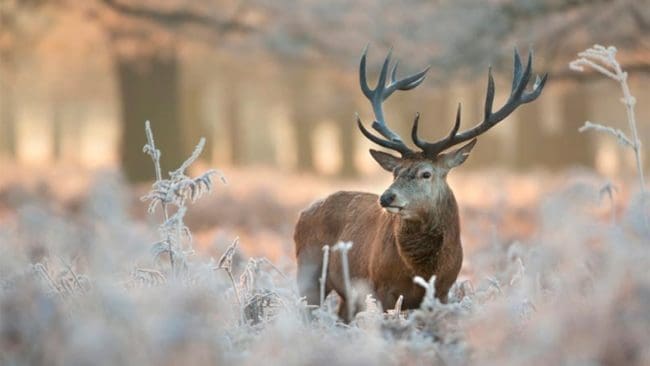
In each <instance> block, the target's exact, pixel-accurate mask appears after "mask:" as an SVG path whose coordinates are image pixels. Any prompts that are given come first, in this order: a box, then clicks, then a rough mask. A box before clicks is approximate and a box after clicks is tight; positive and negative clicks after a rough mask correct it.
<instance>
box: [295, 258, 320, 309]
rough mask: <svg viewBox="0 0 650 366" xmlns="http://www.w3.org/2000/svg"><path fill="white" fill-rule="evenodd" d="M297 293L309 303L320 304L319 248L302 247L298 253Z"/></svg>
mask: <svg viewBox="0 0 650 366" xmlns="http://www.w3.org/2000/svg"><path fill="white" fill-rule="evenodd" d="M297 259H298V271H297V272H298V273H297V274H298V293H299V294H300V296H304V297H305V298H306V300H307V304H309V305H320V304H319V301H320V285H319V278H320V274H321V269H322V263H321V260H322V258H321V250H320V248H317V250H314V249H312V248H304V249H303V250H302V251H301V252H300V254H298V258H297Z"/></svg>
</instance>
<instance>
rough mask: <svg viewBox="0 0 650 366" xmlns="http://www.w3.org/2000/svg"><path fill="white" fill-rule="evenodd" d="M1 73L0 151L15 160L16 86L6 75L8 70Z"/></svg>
mask: <svg viewBox="0 0 650 366" xmlns="http://www.w3.org/2000/svg"><path fill="white" fill-rule="evenodd" d="M0 68H2V66H0ZM0 72H2V74H0V149H1V151H2V153H3V154H4V155H5V156H6V157H8V158H9V159H15V158H16V155H17V154H16V149H17V144H16V109H15V107H16V106H15V102H16V101H15V95H14V93H15V90H14V87H13V85H14V84H13V83H12V81H11V80H9V77H8V76H6V75H5V73H6V69H5V71H2V70H0Z"/></svg>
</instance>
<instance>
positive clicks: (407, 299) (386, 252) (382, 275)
mask: <svg viewBox="0 0 650 366" xmlns="http://www.w3.org/2000/svg"><path fill="white" fill-rule="evenodd" d="M389 63H390V53H389V55H388V56H387V57H386V60H385V61H384V64H383V66H382V69H381V72H380V74H379V81H378V83H377V87H376V88H375V89H370V87H369V86H368V84H367V81H366V75H365V69H366V52H365V51H364V53H363V56H362V57H361V63H360V67H359V81H360V84H361V90H362V91H363V93H364V94H365V96H366V97H367V98H368V100H370V102H371V105H372V108H373V112H374V115H375V122H374V123H373V124H372V127H373V129H374V130H375V131H376V132H377V133H379V135H381V136H377V135H376V134H374V133H372V132H370V131H368V130H367V129H366V128H365V127H364V125H363V123H362V122H361V120H360V119H359V118H357V125H358V127H359V129H360V130H361V132H362V133H363V135H364V136H365V137H367V138H368V139H369V140H371V141H373V142H374V143H376V144H378V145H380V146H382V147H385V148H388V149H391V150H394V151H396V152H398V153H400V154H401V157H397V156H394V155H391V154H388V153H385V152H382V151H377V150H372V149H371V150H370V154H371V155H372V157H373V158H374V159H375V161H376V162H377V163H378V164H379V165H380V166H381V167H382V168H384V169H385V170H386V171H389V172H391V173H392V174H393V177H394V180H393V183H392V184H391V185H390V186H389V187H388V188H387V189H386V191H385V192H384V193H383V194H382V195H381V196H377V195H375V194H371V193H364V192H338V193H334V194H332V195H330V196H328V197H327V198H325V199H324V200H321V201H318V202H316V203H314V204H312V205H311V206H310V207H309V208H307V209H306V210H305V211H303V212H302V213H301V215H300V218H299V220H298V223H297V224H296V228H295V233H294V240H295V243H296V258H297V262H298V271H297V275H298V288H299V291H300V294H301V295H302V296H305V297H306V299H307V302H308V303H309V304H317V303H318V302H319V298H320V284H319V278H320V276H321V271H322V269H323V268H322V261H323V254H322V253H323V252H322V247H323V246H324V245H326V244H327V245H334V244H336V243H338V242H341V241H343V242H352V243H353V245H352V248H351V249H350V251H349V252H348V255H347V257H348V262H349V271H350V277H351V278H350V279H351V282H352V283H353V284H357V285H358V284H361V285H360V286H356V287H355V290H356V291H351V293H352V294H353V293H355V292H356V294H357V296H356V298H354V299H350V298H347V297H349V296H352V295H351V294H347V293H346V289H345V285H344V277H343V270H342V260H341V257H340V255H337V254H338V253H333V254H331V255H330V261H329V266H328V269H327V281H326V283H325V291H326V292H330V291H332V290H334V291H336V292H337V293H338V294H339V295H340V296H341V298H342V300H343V304H341V305H342V306H341V307H340V310H339V315H341V317H342V318H343V319H344V320H346V321H350V320H351V317H352V316H353V315H354V314H353V313H354V312H356V311H358V310H359V307H356V309H355V311H353V312H352V313H346V311H345V310H346V306H345V305H346V302H347V303H348V304H349V303H352V304H354V305H356V303H358V302H360V301H363V299H364V297H365V296H364V295H365V294H367V293H371V294H373V295H374V296H375V298H376V299H377V300H378V301H379V302H380V303H381V305H382V306H383V307H384V309H386V308H391V307H393V306H394V305H395V302H396V301H397V299H398V298H399V296H400V295H401V296H404V299H403V303H402V307H403V308H405V309H411V308H415V307H418V306H419V305H420V302H421V301H422V297H423V296H424V289H422V288H421V287H419V286H417V285H416V284H414V282H413V278H414V277H415V276H420V277H423V278H425V279H427V280H428V279H429V278H430V277H431V276H434V275H435V276H436V282H435V287H436V288H435V289H436V293H435V295H436V297H437V298H438V299H440V300H441V301H442V302H446V300H447V294H448V291H449V289H450V287H451V286H452V285H453V283H454V282H455V281H456V278H457V276H458V273H459V272H460V268H461V265H462V260H463V250H462V246H461V242H460V223H459V215H458V205H457V204H456V198H455V197H454V194H453V192H452V190H451V188H450V187H449V185H448V184H447V181H446V179H447V174H448V173H449V171H450V170H451V169H453V168H455V167H457V166H459V165H461V164H462V163H463V162H464V161H465V160H466V159H467V157H468V156H469V153H470V152H471V150H472V148H473V147H474V145H475V144H476V141H477V139H476V137H477V136H479V135H480V134H482V133H484V132H485V131H487V130H489V129H490V128H492V127H494V126H495V125H496V124H497V123H499V122H500V121H502V120H503V119H505V118H506V117H507V116H508V115H509V114H510V113H512V112H513V111H514V110H515V109H516V108H517V107H519V106H520V105H522V104H525V103H529V102H531V101H533V100H535V99H536V98H537V97H538V96H539V95H540V93H541V91H542V89H543V87H544V84H545V81H546V76H544V77H542V78H541V79H540V78H539V77H538V78H537V79H536V81H535V85H534V87H533V90H532V91H526V86H527V84H528V81H529V79H530V76H531V72H532V70H531V68H532V55H531V54H529V56H528V63H527V65H526V68H525V69H523V70H522V63H521V60H520V58H519V55H518V53H517V52H516V51H515V59H514V64H515V68H514V73H513V74H514V76H513V82H512V90H511V93H510V97H509V98H508V100H507V101H506V103H505V104H504V105H503V106H502V107H501V108H499V109H498V110H497V111H494V112H493V111H492V107H493V106H492V104H493V101H494V81H493V79H492V74H491V72H490V73H489V74H488V87H487V93H486V94H487V95H486V103H485V116H484V119H483V121H482V122H480V123H479V124H477V125H475V126H474V127H472V128H470V129H468V130H465V131H462V132H459V128H460V114H461V113H460V112H461V110H460V105H459V107H458V112H457V113H456V121H455V124H454V126H453V128H452V129H451V131H450V133H449V134H448V135H447V136H446V137H444V138H442V139H440V140H438V141H436V142H433V143H431V142H427V141H423V140H421V139H420V138H419V137H418V121H419V115H416V117H415V120H414V122H413V128H412V132H411V137H412V139H413V142H414V143H415V145H416V146H417V147H418V148H419V149H420V151H415V150H412V149H411V148H409V147H408V146H407V145H406V144H405V143H404V142H403V141H402V139H401V137H400V136H399V135H397V134H396V133H395V132H393V131H392V130H391V129H390V128H389V127H388V125H387V124H386V121H385V120H384V113H383V109H382V103H383V102H384V100H386V99H387V98H388V97H390V95H392V93H394V92H395V91H397V90H410V89H413V88H415V87H417V86H418V85H419V84H420V83H421V82H422V81H423V80H424V77H425V74H426V72H427V69H425V70H424V71H422V72H420V73H417V74H414V75H412V76H408V77H406V78H403V79H400V80H398V79H397V78H396V71H397V70H396V69H397V65H395V66H393V69H392V71H391V73H390V81H389V82H388V84H387V78H388V66H389ZM467 141H469V142H467ZM461 143H466V144H465V145H462V146H461V147H460V148H457V149H456V150H453V151H450V152H447V150H448V149H449V148H451V147H453V146H456V145H458V144H461Z"/></svg>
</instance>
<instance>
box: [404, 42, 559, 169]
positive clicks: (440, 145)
mask: <svg viewBox="0 0 650 366" xmlns="http://www.w3.org/2000/svg"><path fill="white" fill-rule="evenodd" d="M514 64H515V66H514V71H513V78H512V89H511V91H510V97H509V98H508V100H507V101H506V103H505V104H504V105H503V106H502V107H501V108H500V109H499V110H498V111H496V112H494V113H492V104H493V102H494V79H493V78H492V68H489V69H488V85H487V93H486V97H485V116H484V118H483V121H482V122H480V123H479V124H477V125H476V126H474V127H472V128H470V129H469V130H466V131H463V132H461V133H458V129H459V128H460V104H458V111H457V112H456V122H455V123H454V127H453V128H452V129H451V131H450V133H449V135H447V137H445V138H443V139H441V140H438V141H436V142H433V143H429V142H426V141H423V140H420V138H419V137H418V118H417V117H416V119H415V121H414V123H413V129H412V130H411V137H412V138H413V142H414V143H415V145H417V146H418V147H419V148H420V149H422V151H423V153H424V155H425V156H428V157H435V156H437V155H438V154H439V153H441V152H442V151H444V150H446V149H448V148H450V147H451V146H454V145H456V144H459V143H461V142H464V141H467V140H470V139H472V138H474V137H476V136H479V135H481V134H483V133H484V132H485V131H487V130H489V129H490V128H492V127H494V126H495V125H496V124H497V123H499V122H501V121H502V120H503V119H505V118H506V117H508V116H509V115H510V114H511V113H512V112H513V111H514V110H515V109H517V107H519V106H520V105H522V104H526V103H530V102H532V101H533V100H535V99H537V97H538V96H539V95H540V94H541V92H542V89H543V88H544V84H545V83H546V78H547V76H548V75H547V74H544V76H542V77H541V78H540V77H539V76H536V79H535V84H534V85H533V90H532V91H529V92H527V91H525V89H526V85H528V81H529V80H530V76H531V73H532V67H533V52H532V50H531V51H529V52H528V63H527V64H526V69H525V70H523V71H522V69H521V58H520V57H519V53H518V52H517V50H516V49H515V59H514Z"/></svg>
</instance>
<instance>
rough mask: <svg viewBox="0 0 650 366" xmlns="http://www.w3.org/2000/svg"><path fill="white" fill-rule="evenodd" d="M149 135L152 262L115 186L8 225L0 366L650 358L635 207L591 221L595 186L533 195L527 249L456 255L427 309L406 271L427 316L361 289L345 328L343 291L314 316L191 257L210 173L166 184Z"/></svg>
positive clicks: (648, 287)
mask: <svg viewBox="0 0 650 366" xmlns="http://www.w3.org/2000/svg"><path fill="white" fill-rule="evenodd" d="M605 50H607V49H605ZM146 133H147V140H148V142H147V145H146V146H145V148H144V151H145V153H147V154H149V155H150V156H151V158H152V160H153V162H154V167H155V178H156V181H155V183H154V184H153V187H152V189H151V191H150V192H149V193H148V194H147V195H145V197H144V198H145V199H146V200H147V201H149V202H150V204H151V205H150V211H151V214H152V215H154V214H155V213H156V212H158V213H160V212H159V211H154V210H155V209H156V208H160V209H161V211H162V216H163V219H162V224H161V225H160V227H159V235H160V237H161V239H159V240H158V241H157V243H156V244H155V245H154V253H153V254H154V256H153V257H154V258H152V256H151V253H149V252H148V250H147V249H148V245H147V244H148V243H151V242H156V240H155V239H154V237H155V236H156V233H155V230H152V229H151V228H144V227H143V226H142V224H141V223H137V222H135V221H133V220H132V219H131V218H130V217H129V214H128V213H127V208H126V204H125V200H126V194H125V186H124V185H123V184H122V183H121V182H120V181H119V179H117V178H116V177H115V176H113V175H100V176H99V177H98V178H97V182H96V183H95V185H94V187H93V188H92V189H91V190H90V192H89V194H88V197H87V199H86V200H85V201H84V202H83V203H82V204H81V205H80V208H79V209H78V210H79V213H78V214H77V215H75V216H71V217H68V216H64V215H63V214H62V213H60V212H58V211H56V210H54V209H52V208H51V207H49V206H48V203H47V202H38V201H35V202H30V203H26V204H25V205H24V206H23V207H21V208H20V209H19V210H18V212H17V213H16V215H15V216H14V217H12V218H11V219H8V220H5V221H3V222H2V223H1V224H0V243H1V244H0V364H2V365H40V364H43V365H80V364H92V365H126V364H129V365H176V364H188V365H189V364H191V365H214V364H219V365H221V364H244V365H246V364H251V365H252V364H255V365H257V364H279V365H280V364H281V365H302V364H310V365H330V364H350V365H368V364H376V365H398V364H400V365H401V364H407V365H409V364H428V365H465V364H481V365H490V364H494V365H497V364H498V365H504V364H505V365H521V364H531V365H553V364H626V365H642V364H649V363H650V347H649V346H648V342H647V340H648V339H650V315H649V313H648V309H650V276H648V271H647V268H648V267H647V266H648V261H649V260H650V250H648V245H649V244H648V243H649V242H650V236H648V230H647V227H645V226H644V225H645V223H644V220H643V219H642V217H644V215H645V214H646V212H644V210H645V209H646V208H645V206H644V205H643V204H642V202H641V200H642V198H640V197H634V198H632V200H631V201H630V202H626V203H625V204H624V205H622V206H624V207H625V208H623V209H622V212H621V215H617V216H612V217H614V218H615V219H614V220H602V219H601V218H599V217H597V216H596V215H594V210H595V208H596V207H598V206H599V205H600V200H601V198H602V197H601V196H602V195H603V192H604V193H605V194H606V195H608V197H609V199H610V200H612V201H613V200H616V199H618V198H617V196H616V194H615V193H616V192H615V191H614V190H613V189H612V187H611V186H606V187H605V188H604V189H602V190H601V188H600V187H599V186H598V185H597V184H592V183H589V182H587V183H585V182H584V181H582V182H578V183H567V184H566V186H565V187H564V188H562V189H559V190H557V191H555V192H553V193H551V194H549V195H548V196H547V197H545V198H544V199H543V200H541V202H542V203H541V204H540V207H538V209H537V211H538V216H539V227H538V229H537V231H536V233H535V235H533V236H532V237H531V238H530V239H528V240H527V241H526V242H517V241H514V242H503V241H499V240H493V241H492V243H491V245H488V246H485V247H484V248H483V249H482V250H480V251H477V252H474V253H472V254H471V255H468V256H466V258H465V263H464V266H465V267H466V268H469V270H470V272H471V274H472V275H471V278H469V279H460V280H459V281H458V282H457V283H456V284H455V285H454V287H453V288H452V289H451V292H450V296H449V302H448V303H447V304H442V303H440V302H439V301H438V300H437V299H436V298H435V287H434V285H435V278H431V279H425V278H420V277H416V278H414V283H416V284H417V285H419V286H422V287H423V288H425V290H426V295H425V298H424V300H423V302H422V304H421V306H420V308H419V309H417V310H414V311H408V312H406V311H402V309H401V300H398V301H397V303H396V304H395V307H394V308H393V309H381V307H380V306H379V304H378V303H377V302H376V301H375V300H374V299H373V298H372V297H370V296H369V297H367V298H366V299H365V304H366V308H365V309H364V311H362V312H361V313H359V314H357V316H356V317H355V319H354V320H353V322H352V323H351V324H349V325H346V324H343V323H341V322H340V321H338V319H337V317H336V315H335V314H336V312H337V299H336V297H335V296H333V295H329V296H326V295H327V294H324V293H323V294H322V301H321V306H319V307H316V308H313V307H312V308H309V307H308V306H307V305H306V304H305V302H304V301H303V300H302V299H301V298H300V297H299V296H298V294H297V293H296V286H295V280H294V278H293V274H291V273H290V271H291V269H290V268H289V269H288V268H284V267H282V266H278V265H276V264H274V263H272V262H271V261H269V260H267V259H265V258H254V257H253V258H247V259H244V258H242V257H241V255H240V254H239V246H240V240H239V239H235V240H234V241H233V243H232V244H231V245H230V246H229V247H228V248H227V249H225V250H223V251H222V253H221V255H222V256H221V258H220V259H218V260H214V259H209V258H205V257H204V256H201V255H198V254H196V253H194V252H193V251H192V250H191V236H190V235H189V229H188V228H187V227H186V225H185V224H184V223H183V218H184V215H185V214H186V213H187V211H188V210H191V204H192V203H193V202H194V201H196V200H197V199H199V198H200V197H201V196H202V195H203V194H207V193H209V191H210V189H211V188H212V177H213V175H214V174H215V172H213V171H208V172H206V173H204V174H201V175H199V176H198V177H196V178H190V177H188V176H187V175H186V174H187V173H186V171H187V168H188V167H189V166H190V165H191V164H192V163H193V162H194V161H195V160H196V158H197V157H198V155H199V154H200V153H201V150H202V148H203V144H202V143H199V145H198V146H197V148H196V149H195V151H194V153H192V155H191V157H190V158H189V159H188V160H187V161H186V162H185V163H183V164H182V166H181V167H180V168H179V169H178V170H176V171H173V172H171V173H170V174H169V177H168V178H163V174H162V172H161V171H160V168H159V159H160V158H161V152H160V151H158V150H157V149H156V146H155V142H154V138H153V133H152V131H151V129H150V127H149V125H148V124H147V128H146ZM634 139H635V138H634V137H632V139H628V140H630V141H634ZM633 143H634V142H633ZM235 184H236V183H235ZM612 207H613V209H614V207H615V206H612ZM220 209H222V210H228V209H229V207H221V208H220ZM288 220H289V219H288ZM485 234H486V235H485V237H489V236H490V233H485ZM323 244H327V245H328V246H327V247H324V249H323V259H324V261H327V260H328V258H329V257H330V256H332V255H341V256H342V259H344V260H343V263H344V265H345V263H346V261H345V258H346V256H347V252H348V250H350V249H351V248H353V246H354V243H323ZM259 245H264V243H260V244H259ZM348 270H349V269H346V268H343V272H347V271H348ZM321 278H322V280H323V281H324V280H325V273H323V274H322V277H321ZM346 287H348V290H347V291H354V284H349V285H346Z"/></svg>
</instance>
